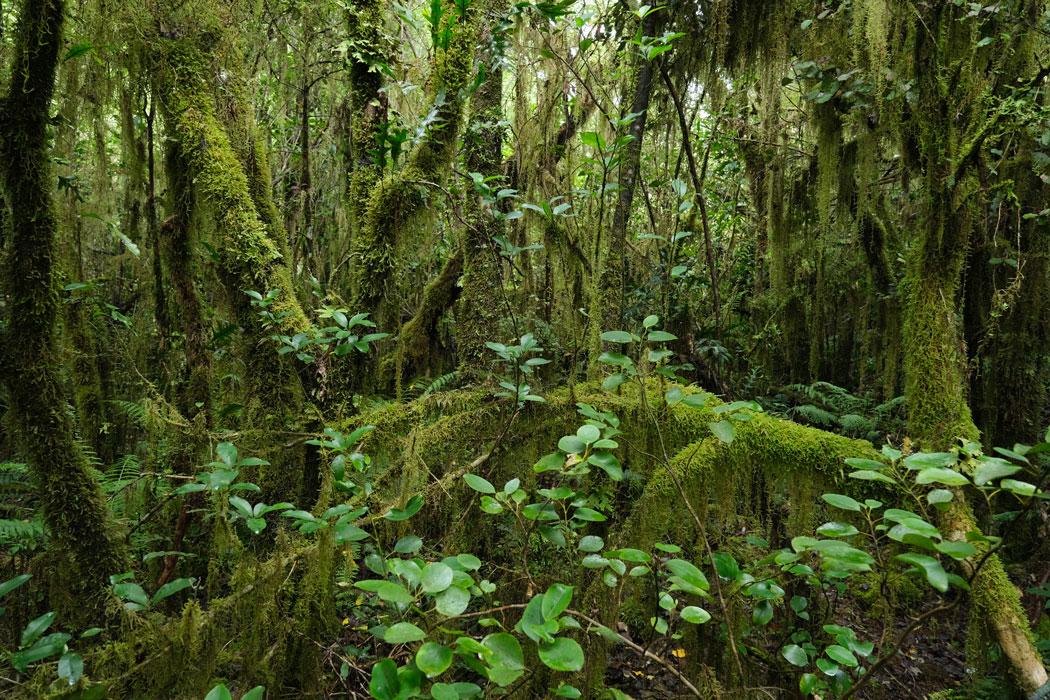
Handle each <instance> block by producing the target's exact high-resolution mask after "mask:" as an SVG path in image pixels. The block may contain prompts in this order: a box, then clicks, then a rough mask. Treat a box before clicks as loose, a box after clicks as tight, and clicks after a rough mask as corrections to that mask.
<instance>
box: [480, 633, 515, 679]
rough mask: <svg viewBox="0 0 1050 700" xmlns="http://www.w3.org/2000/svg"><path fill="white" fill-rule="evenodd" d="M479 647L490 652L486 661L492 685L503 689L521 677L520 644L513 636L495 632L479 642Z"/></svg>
mask: <svg viewBox="0 0 1050 700" xmlns="http://www.w3.org/2000/svg"><path fill="white" fill-rule="evenodd" d="M481 645H482V646H483V647H485V648H486V649H488V650H489V651H490V652H491V654H489V656H488V659H487V660H488V662H489V664H490V665H491V669H490V672H489V679H490V680H491V681H492V682H493V683H495V684H496V685H498V686H500V687H501V688H505V687H506V686H508V685H510V684H511V683H513V682H514V681H516V680H517V679H518V678H520V677H521V674H522V673H523V672H524V670H525V662H524V656H523V655H522V653H521V644H519V643H518V640H517V639H516V638H515V637H514V635H511V634H508V633H507V632H496V633H495V634H490V635H488V636H487V637H485V638H484V639H483V640H481Z"/></svg>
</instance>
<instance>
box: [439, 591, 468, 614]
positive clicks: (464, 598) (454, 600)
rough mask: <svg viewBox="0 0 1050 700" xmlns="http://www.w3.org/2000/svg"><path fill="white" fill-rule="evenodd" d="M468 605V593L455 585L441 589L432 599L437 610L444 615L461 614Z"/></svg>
mask: <svg viewBox="0 0 1050 700" xmlns="http://www.w3.org/2000/svg"><path fill="white" fill-rule="evenodd" d="M468 605H470V593H468V592H467V591H465V590H463V589H462V588H457V587H456V586H452V587H451V588H449V589H447V590H444V591H442V592H441V593H439V594H438V596H437V598H435V599H434V606H435V607H436V608H437V611H438V612H439V613H441V614H442V615H444V616H445V617H455V616H456V615H462V614H463V611H464V610H466V609H467V606H468Z"/></svg>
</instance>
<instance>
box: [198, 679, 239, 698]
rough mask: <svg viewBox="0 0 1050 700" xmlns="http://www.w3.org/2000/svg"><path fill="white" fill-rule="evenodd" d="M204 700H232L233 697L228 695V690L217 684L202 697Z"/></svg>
mask: <svg viewBox="0 0 1050 700" xmlns="http://www.w3.org/2000/svg"><path fill="white" fill-rule="evenodd" d="M204 700H233V695H231V694H230V689H229V688H227V687H226V686H225V685H224V684H222V683H219V684H218V685H217V686H215V687H214V688H212V689H211V690H210V691H208V694H207V695H205V696H204Z"/></svg>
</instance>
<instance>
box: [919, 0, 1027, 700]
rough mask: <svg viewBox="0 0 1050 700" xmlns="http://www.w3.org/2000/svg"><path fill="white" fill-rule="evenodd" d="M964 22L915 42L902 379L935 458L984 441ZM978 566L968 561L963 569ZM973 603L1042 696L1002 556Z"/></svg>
mask: <svg viewBox="0 0 1050 700" xmlns="http://www.w3.org/2000/svg"><path fill="white" fill-rule="evenodd" d="M1025 1H1027V0H1025ZM1020 4H1023V2H1022V3H1019V5H1020ZM960 15H961V10H958V9H956V8H954V7H953V6H951V5H948V4H945V5H931V6H929V7H927V8H926V11H925V13H924V16H922V17H920V18H919V22H920V23H921V25H922V26H921V27H919V28H918V29H917V30H916V39H915V42H916V48H915V74H916V76H917V78H918V91H919V100H920V106H921V109H919V110H917V113H919V114H921V118H922V119H923V123H922V125H921V126H920V127H919V129H920V131H919V134H918V139H917V145H918V149H919V159H920V164H921V175H922V183H923V185H924V188H925V197H926V199H925V207H924V210H923V212H922V222H921V225H920V229H919V231H918V234H917V237H916V241H915V244H914V245H913V247H912V251H911V259H910V260H909V262H908V269H907V272H906V276H905V280H904V287H905V289H904V378H905V393H906V396H907V406H908V430H909V433H910V434H911V435H912V436H913V437H914V438H916V439H917V440H918V442H919V444H920V445H921V446H922V447H923V448H925V449H933V450H938V449H946V448H948V447H950V446H951V445H952V443H953V442H954V441H956V440H958V439H965V440H976V439H978V437H979V433H978V430H977V428H976V426H975V425H974V422H973V419H972V416H971V413H970V408H969V405H968V402H967V396H966V387H967V384H968V382H967V365H966V351H965V346H964V343H963V336H962V328H961V321H960V310H959V308H958V306H957V301H956V300H957V298H958V293H959V288H960V284H961V275H962V272H963V263H964V262H965V260H966V255H967V250H968V246H969V244H970V227H971V223H972V222H971V219H972V214H971V210H972V207H973V206H974V205H973V203H972V202H971V201H970V198H971V196H972V194H973V192H974V191H975V190H976V182H975V180H976V178H975V176H974V175H973V173H972V169H973V166H972V158H973V155H974V154H975V153H976V152H977V150H978V149H979V148H980V147H981V145H982V141H983V138H984V137H985V136H986V135H987V134H988V133H989V128H988V127H989V124H990V123H991V122H990V121H989V120H991V119H994V117H993V116H990V115H988V114H985V113H984V110H983V109H974V105H972V104H962V105H960V104H958V101H957V99H956V98H955V95H956V94H957V93H956V92H955V90H956V89H957V88H958V86H953V88H952V89H949V87H948V81H946V80H945V79H944V74H945V72H948V71H950V72H952V74H955V75H958V74H957V73H955V71H956V70H958V64H957V63H956V62H960V63H961V64H962V65H963V66H966V62H967V59H969V57H970V56H971V55H972V54H966V53H963V52H967V51H972V50H973V42H974V41H975V38H974V37H972V36H971V34H970V32H971V31H972V30H970V29H969V28H967V29H966V30H965V31H964V29H963V25H962V23H961V22H960V21H959V20H960ZM931 28H932V31H931ZM970 60H972V59H970ZM968 68H969V70H968V71H966V70H964V73H965V74H966V75H967V77H968V79H969V80H971V81H975V82H976V81H978V80H981V79H983V80H986V81H988V84H986V85H983V86H982V85H977V88H978V89H977V90H973V93H976V94H980V92H982V91H981V90H980V88H982V87H983V88H984V90H986V91H987V92H986V93H985V94H986V95H987V96H988V97H993V96H994V93H993V92H992V90H993V89H994V87H995V82H994V81H995V79H996V77H991V78H990V77H986V76H982V75H981V74H980V73H978V72H977V71H976V70H974V69H975V68H976V67H975V66H972V65H970V66H968ZM988 68H989V69H1001V68H1003V66H995V65H994V64H993V66H990V67H988ZM989 72H990V70H989ZM967 108H970V109H974V111H973V112H970V111H969V110H968V109H967ZM968 117H969V119H968ZM940 528H941V530H942V532H944V533H945V535H946V537H948V538H950V539H953V540H962V539H964V538H965V537H966V534H967V533H968V532H972V531H974V530H977V529H978V528H977V524H976V521H975V519H974V515H973V512H972V510H971V509H970V507H969V505H968V504H967V503H966V500H965V498H964V496H963V493H962V492H961V491H958V492H957V493H956V497H955V499H954V500H953V502H952V506H951V507H950V508H949V509H948V510H947V511H945V512H944V513H943V514H942V515H941V518H940ZM979 560H980V556H978V557H977V558H976V559H974V560H971V561H970V562H965V563H964V568H966V567H972V566H973V564H974V563H975V562H976V561H979ZM971 596H972V602H973V607H972V609H971V612H970V614H971V620H972V623H973V625H974V626H975V627H976V628H982V627H983V628H984V629H986V630H987V631H988V632H989V633H990V635H989V636H990V638H991V639H992V640H994V641H995V642H997V643H998V644H999V646H1000V648H1001V649H1002V652H1003V655H1004V656H1005V658H1006V659H1007V661H1008V662H1009V665H1010V667H1011V669H1012V671H1013V674H1014V678H1015V679H1016V681H1017V683H1018V685H1019V686H1020V687H1021V689H1022V690H1024V691H1025V692H1027V693H1032V692H1034V691H1035V690H1037V689H1039V688H1040V687H1042V686H1043V685H1044V684H1045V683H1046V682H1047V672H1046V669H1045V668H1044V666H1043V661H1042V658H1041V656H1040V654H1039V652H1038V650H1037V649H1036V647H1035V644H1034V642H1033V637H1032V633H1031V630H1030V628H1029V624H1028V619H1027V617H1026V615H1025V612H1024V610H1023V609H1022V607H1021V605H1020V594H1019V592H1018V590H1017V588H1016V587H1015V586H1014V584H1013V583H1012V582H1011V581H1010V579H1009V577H1008V576H1007V575H1006V571H1005V569H1004V568H1003V565H1002V563H1001V561H1000V560H999V558H998V557H997V556H995V555H993V556H991V557H989V558H988V559H987V560H986V561H985V563H984V565H983V566H982V567H981V568H980V570H979V572H978V574H977V577H976V579H975V580H974V582H973V588H972V593H971Z"/></svg>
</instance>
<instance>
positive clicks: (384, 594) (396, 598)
mask: <svg viewBox="0 0 1050 700" xmlns="http://www.w3.org/2000/svg"><path fill="white" fill-rule="evenodd" d="M354 587H356V588H360V589H361V590H362V591H368V592H369V593H375V594H376V595H377V596H379V598H380V599H381V600H385V601H386V602H388V603H402V604H407V603H411V602H412V601H413V600H415V598H414V597H413V596H412V594H411V593H409V592H408V591H407V590H405V587H404V586H402V585H401V584H399V583H394V582H393V581H383V580H381V579H368V580H366V581H358V582H356V583H355V584H354Z"/></svg>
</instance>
